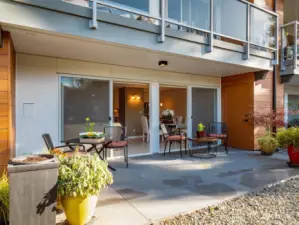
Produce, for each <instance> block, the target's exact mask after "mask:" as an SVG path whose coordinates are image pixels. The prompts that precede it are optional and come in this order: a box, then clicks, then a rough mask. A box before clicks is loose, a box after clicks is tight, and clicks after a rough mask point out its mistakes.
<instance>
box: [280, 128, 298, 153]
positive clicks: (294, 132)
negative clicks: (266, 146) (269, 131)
mask: <svg viewBox="0 0 299 225" xmlns="http://www.w3.org/2000/svg"><path fill="white" fill-rule="evenodd" d="M276 139H277V141H278V143H279V146H280V147H283V148H287V147H288V146H289V145H293V146H294V148H295V149H298V148H299V127H290V128H288V129H286V128H281V129H279V130H278V132H277V134H276Z"/></svg>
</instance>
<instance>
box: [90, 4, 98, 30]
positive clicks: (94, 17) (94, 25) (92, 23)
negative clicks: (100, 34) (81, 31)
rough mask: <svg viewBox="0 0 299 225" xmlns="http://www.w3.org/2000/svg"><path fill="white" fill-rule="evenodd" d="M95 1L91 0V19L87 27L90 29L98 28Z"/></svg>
mask: <svg viewBox="0 0 299 225" xmlns="http://www.w3.org/2000/svg"><path fill="white" fill-rule="evenodd" d="M97 5H98V4H97V0H93V2H92V19H91V20H90V21H89V27H90V28H91V29H97V28H98V20H97Z"/></svg>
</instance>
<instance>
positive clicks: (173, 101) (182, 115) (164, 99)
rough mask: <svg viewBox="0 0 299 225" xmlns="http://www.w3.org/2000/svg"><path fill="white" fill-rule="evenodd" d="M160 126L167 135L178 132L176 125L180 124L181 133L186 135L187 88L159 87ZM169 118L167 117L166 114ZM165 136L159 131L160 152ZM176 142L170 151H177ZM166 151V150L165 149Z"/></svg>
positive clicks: (162, 148) (161, 130)
mask: <svg viewBox="0 0 299 225" xmlns="http://www.w3.org/2000/svg"><path fill="white" fill-rule="evenodd" d="M159 94H160V103H159V104H160V126H161V124H163V125H162V126H165V128H166V130H167V132H168V134H174V132H178V129H177V127H176V125H177V124H182V129H180V131H181V132H184V133H187V121H188V120H187V87H179V86H178V87H176V86H167V85H160V91H159ZM168 112H169V113H171V116H167V115H166V114H167V113H168ZM164 137H165V134H164V133H163V129H160V152H163V151H164V147H165V139H164ZM179 148H180V145H179V143H178V142H173V143H172V146H171V151H174V150H175V151H177V150H179ZM167 151H168V149H167Z"/></svg>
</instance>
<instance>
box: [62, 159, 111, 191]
mask: <svg viewBox="0 0 299 225" xmlns="http://www.w3.org/2000/svg"><path fill="white" fill-rule="evenodd" d="M59 161H60V165H59V169H58V173H59V174H58V194H59V195H61V196H62V197H63V196H72V197H76V196H81V197H87V196H92V195H98V194H99V191H100V190H101V188H104V187H106V186H107V185H110V184H112V183H113V176H112V174H111V172H110V171H109V170H108V164H107V162H105V161H102V160H101V159H100V158H99V157H98V156H97V155H78V154H74V155H73V156H71V157H59Z"/></svg>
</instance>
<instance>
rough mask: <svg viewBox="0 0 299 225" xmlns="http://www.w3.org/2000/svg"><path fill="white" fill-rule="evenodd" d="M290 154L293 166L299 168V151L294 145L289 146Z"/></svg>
mask: <svg viewBox="0 0 299 225" xmlns="http://www.w3.org/2000/svg"><path fill="white" fill-rule="evenodd" d="M288 154H289V158H290V164H291V166H299V149H295V148H294V146H293V145H289V147H288Z"/></svg>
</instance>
